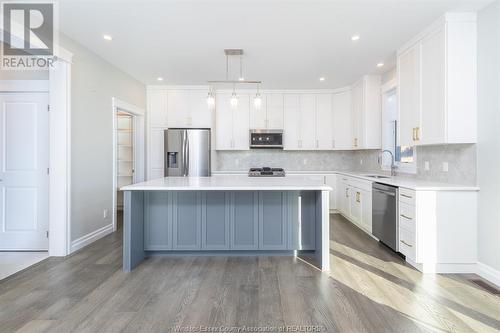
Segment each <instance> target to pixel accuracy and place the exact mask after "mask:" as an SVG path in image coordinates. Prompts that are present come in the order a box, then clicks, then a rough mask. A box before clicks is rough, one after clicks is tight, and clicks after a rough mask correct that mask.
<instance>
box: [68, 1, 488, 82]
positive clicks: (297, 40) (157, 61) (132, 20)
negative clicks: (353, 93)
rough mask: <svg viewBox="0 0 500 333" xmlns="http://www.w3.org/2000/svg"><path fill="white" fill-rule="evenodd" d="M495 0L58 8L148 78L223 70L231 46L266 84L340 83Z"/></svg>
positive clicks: (75, 32)
mask: <svg viewBox="0 0 500 333" xmlns="http://www.w3.org/2000/svg"><path fill="white" fill-rule="evenodd" d="M488 2H490V1H489V0H476V1H472V0H468V1H462V0H371V1H370V0H336V1H335V0H334V1H325V0H323V1H314V0H295V1H280V0H278V1H273V0H267V1H264V0H226V1H224V0H213V1H209V0H205V1H203V0H178V1H172V0H164V1H151V0H149V1H148V0H142V1H140V0H125V1H124V0H121V1H118V0H99V1H96V0H90V1H89V0H61V1H60V2H59V4H60V6H59V8H60V16H59V17H60V27H61V30H62V32H63V33H65V34H66V35H68V36H69V37H71V38H72V39H74V40H76V41H78V42H80V43H81V44H83V45H85V46H86V47H88V48H89V49H91V50H93V51H94V52H95V53H97V54H98V55H100V56H101V57H103V58H104V59H106V60H108V61H109V62H110V63H113V64H114V65H116V66H117V67H118V68H120V69H122V70H123V71H125V72H127V73H129V74H130V75H131V76H133V77H135V78H136V79H138V80H140V81H142V82H143V83H145V84H158V82H157V81H156V78H157V77H158V76H161V77H164V78H165V80H164V82H163V83H164V84H206V81H207V80H216V79H224V77H225V56H224V53H223V49H225V48H243V49H244V50H245V57H244V76H245V78H246V79H253V80H262V81H263V82H264V88H292V89H293V88H336V87H341V86H345V85H348V84H350V83H352V82H353V81H355V80H356V79H357V78H358V77H359V76H361V75H363V74H367V73H377V72H380V73H381V72H384V71H386V70H387V69H388V68H390V67H393V66H394V59H395V50H396V49H397V48H398V47H399V46H401V45H402V44H403V43H404V42H405V41H407V40H408V39H410V38H411V37H412V36H413V35H415V34H416V33H418V31H419V30H421V29H422V28H424V27H425V26H426V25H428V24H430V23H431V22H433V21H434V20H435V19H436V18H438V17H439V16H440V15H441V14H443V13H444V12H445V11H448V10H468V9H477V8H480V7H482V6H484V4H485V3H488ZM103 34H109V35H111V36H113V41H111V42H107V41H105V40H103V38H102V35H103ZM353 34H359V35H360V36H361V39H360V40H359V41H358V42H356V43H353V42H352V41H351V40H350V37H351V35H353ZM380 61H382V62H384V63H385V64H386V65H385V66H384V67H383V68H382V69H378V68H376V64H377V63H378V62H380ZM320 76H324V77H326V80H325V81H324V82H319V80H318V78H319V77H320Z"/></svg>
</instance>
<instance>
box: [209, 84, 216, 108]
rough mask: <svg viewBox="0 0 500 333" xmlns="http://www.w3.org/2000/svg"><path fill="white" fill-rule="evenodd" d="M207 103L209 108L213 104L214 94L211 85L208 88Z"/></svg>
mask: <svg viewBox="0 0 500 333" xmlns="http://www.w3.org/2000/svg"><path fill="white" fill-rule="evenodd" d="M207 104H208V107H209V108H213V107H214V106H215V96H214V91H213V89H212V87H210V88H209V90H208V96H207Z"/></svg>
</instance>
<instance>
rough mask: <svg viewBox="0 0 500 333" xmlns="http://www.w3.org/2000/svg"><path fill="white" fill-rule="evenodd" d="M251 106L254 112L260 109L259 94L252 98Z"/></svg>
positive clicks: (260, 100)
mask: <svg viewBox="0 0 500 333" xmlns="http://www.w3.org/2000/svg"><path fill="white" fill-rule="evenodd" d="M253 106H254V107H255V109H256V110H260V108H261V107H262V97H261V96H260V94H259V93H257V94H256V95H255V97H254V98H253Z"/></svg>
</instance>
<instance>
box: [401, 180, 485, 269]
mask: <svg viewBox="0 0 500 333" xmlns="http://www.w3.org/2000/svg"><path fill="white" fill-rule="evenodd" d="M476 212H477V192H476V191H414V190H410V189H406V188H400V189H399V243H398V245H399V252H400V253H402V254H404V255H405V256H406V261H407V262H408V263H409V264H411V265H412V266H414V267H415V268H417V269H418V270H420V271H422V272H424V273H469V272H473V271H474V269H475V268H474V267H475V265H476V262H477V218H476Z"/></svg>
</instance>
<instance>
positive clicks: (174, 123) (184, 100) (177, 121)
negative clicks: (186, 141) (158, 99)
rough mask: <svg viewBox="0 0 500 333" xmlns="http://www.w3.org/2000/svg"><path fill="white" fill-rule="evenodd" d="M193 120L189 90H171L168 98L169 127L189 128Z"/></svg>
mask: <svg viewBox="0 0 500 333" xmlns="http://www.w3.org/2000/svg"><path fill="white" fill-rule="evenodd" d="M191 123H192V119H191V115H190V113H189V90H169V91H168V98H167V126H168V127H171V128H172V127H173V128H175V127H189V126H191Z"/></svg>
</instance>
